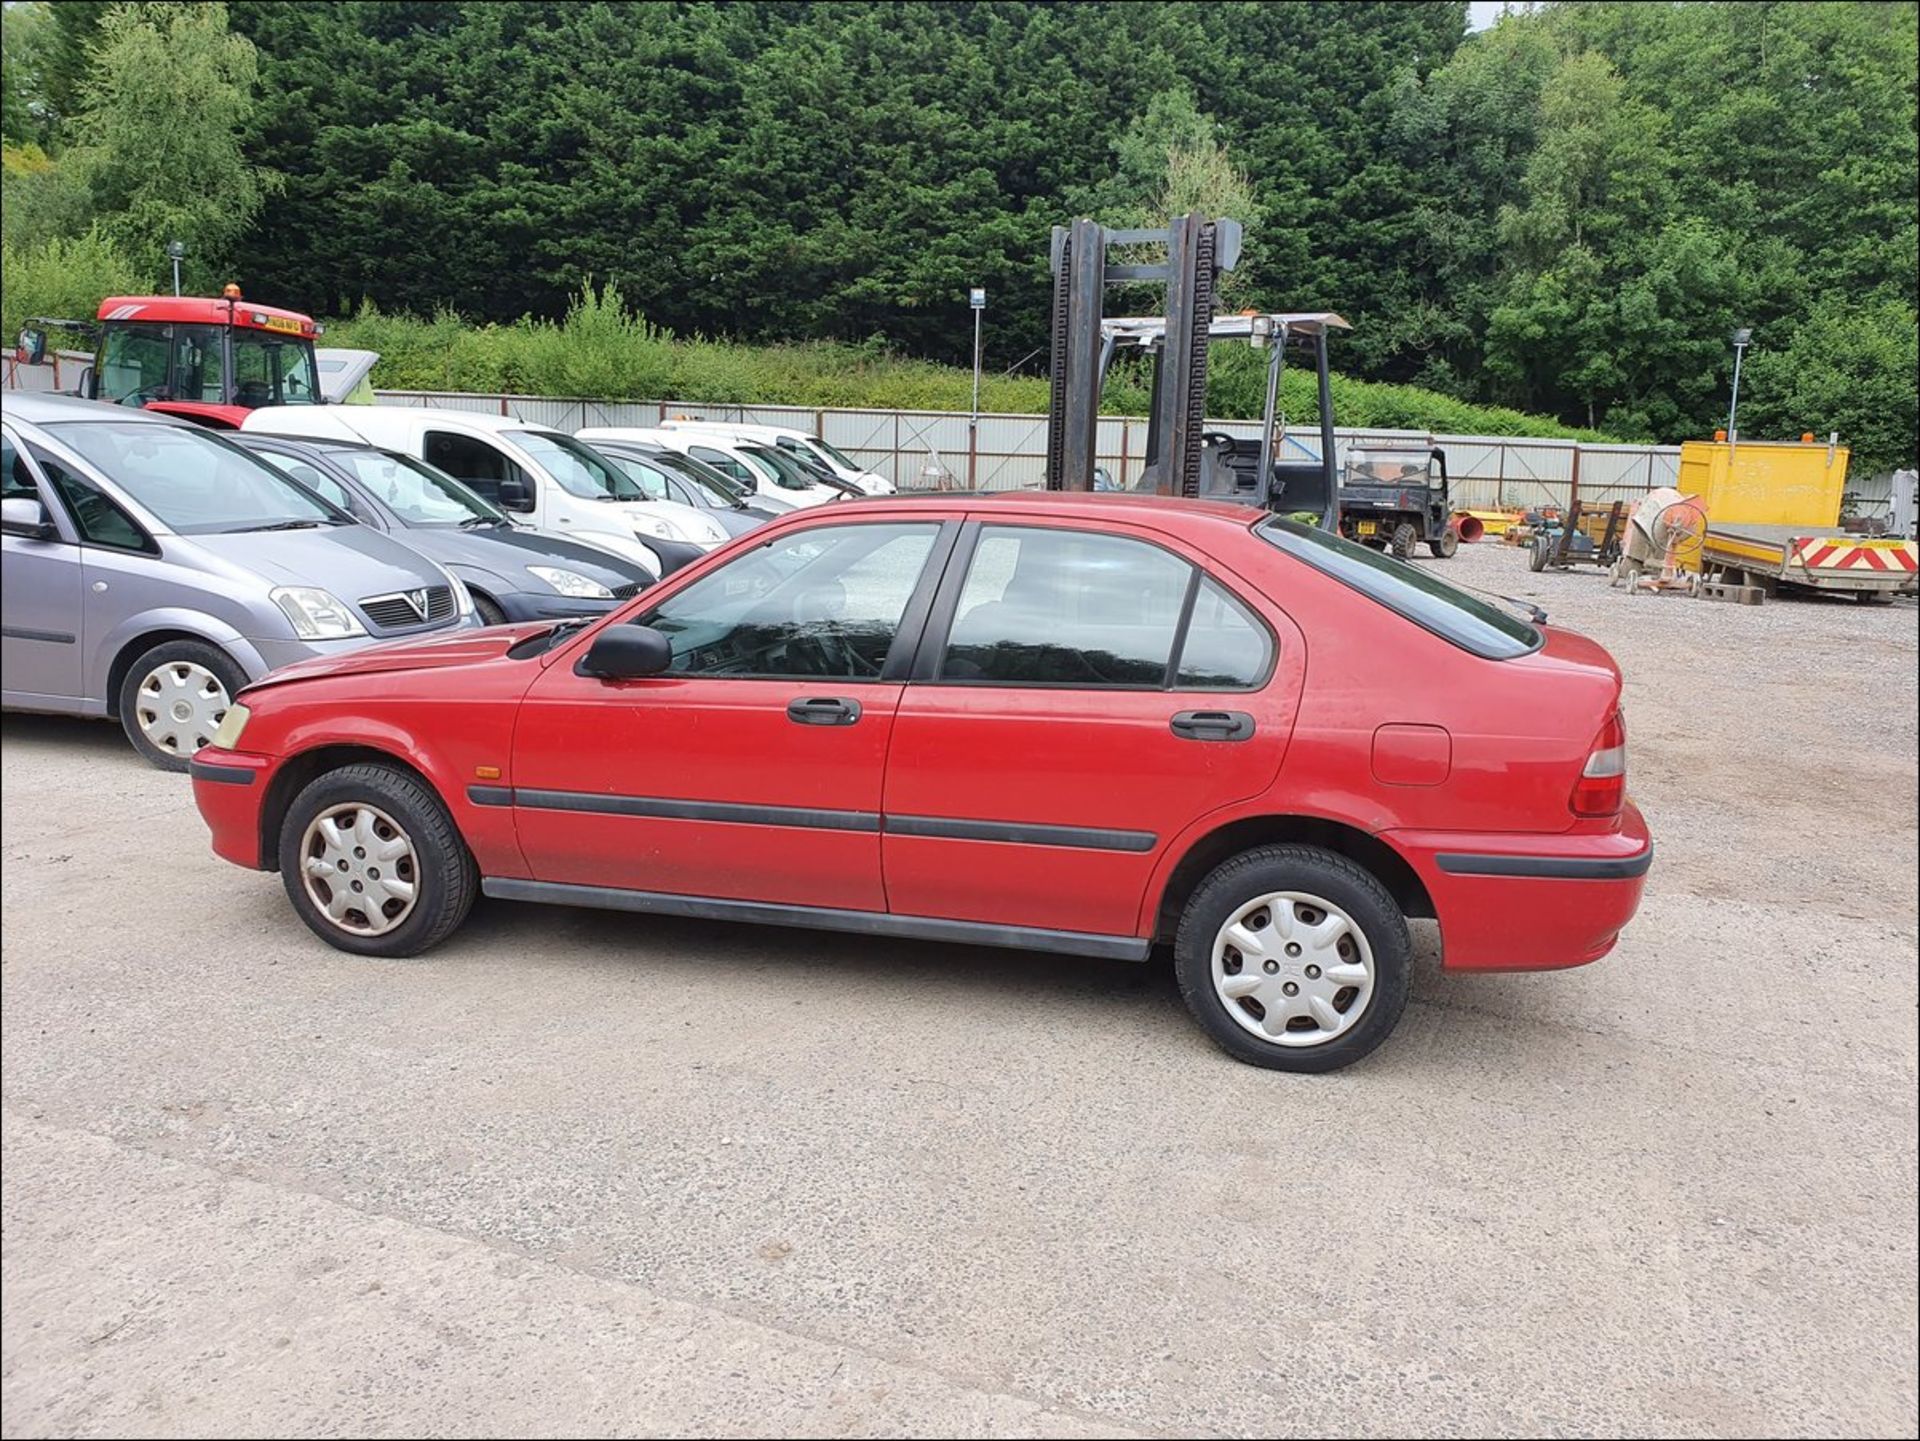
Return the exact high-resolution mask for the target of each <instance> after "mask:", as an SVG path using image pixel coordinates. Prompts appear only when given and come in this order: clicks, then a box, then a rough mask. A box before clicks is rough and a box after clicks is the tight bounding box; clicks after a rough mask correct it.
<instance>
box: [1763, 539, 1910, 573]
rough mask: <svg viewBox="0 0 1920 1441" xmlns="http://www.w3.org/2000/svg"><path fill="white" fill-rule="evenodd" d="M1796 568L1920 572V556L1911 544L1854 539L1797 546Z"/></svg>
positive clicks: (1795, 555)
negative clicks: (1800, 566)
mask: <svg viewBox="0 0 1920 1441" xmlns="http://www.w3.org/2000/svg"><path fill="white" fill-rule="evenodd" d="M1792 563H1793V564H1795V565H1802V566H1805V567H1806V568H1807V569H1808V570H1880V571H1893V572H1896V573H1898V572H1900V571H1905V572H1906V573H1907V574H1909V575H1912V574H1914V573H1916V572H1920V552H1917V550H1916V547H1915V545H1914V543H1913V542H1912V541H1910V540H1856V539H1854V538H1853V537H1852V536H1850V535H1843V536H1831V537H1826V538H1823V539H1819V540H1796V541H1795V542H1793V561H1792Z"/></svg>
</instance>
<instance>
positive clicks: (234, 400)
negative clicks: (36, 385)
mask: <svg viewBox="0 0 1920 1441" xmlns="http://www.w3.org/2000/svg"><path fill="white" fill-rule="evenodd" d="M97 324H98V327H99V342H98V346H97V348H96V349H95V351H94V362H93V370H92V373H91V374H90V375H88V376H87V377H86V379H85V380H84V381H82V383H81V393H82V394H84V395H87V396H90V397H91V398H93V399H95V400H103V401H107V402H109V403H111V404H115V405H130V406H136V407H139V408H141V409H144V410H155V411H159V412H161V413H162V414H166V415H178V416H180V417H182V418H183V419H186V420H192V421H195V422H197V423H199V424H201V425H206V426H210V427H212V428H214V429H216V430H237V429H239V428H240V422H241V421H243V420H245V419H246V418H247V414H248V412H250V411H253V410H257V409H259V408H260V407H261V406H267V405H321V404H324V403H325V397H324V394H323V392H322V389H321V384H320V371H319V367H318V365H317V363H316V361H315V357H314V350H313V342H314V337H315V336H317V335H319V334H320V327H319V326H318V325H316V324H314V322H313V319H312V317H310V316H306V315H301V314H299V313H298V312H297V311H292V310H277V309H275V308H274V307H272V306H270V305H254V304H252V303H251V302H249V301H246V300H243V299H242V298H241V296H240V290H239V287H238V286H232V285H230V286H228V287H227V294H226V295H225V296H223V297H222V298H220V299H218V300H213V299H207V298H203V297H199V296H154V295H149V296H112V297H109V298H108V299H106V300H103V301H101V302H100V313H99V317H98V321H97Z"/></svg>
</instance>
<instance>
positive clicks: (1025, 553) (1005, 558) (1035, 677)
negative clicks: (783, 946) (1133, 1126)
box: [883, 524, 1304, 935]
mask: <svg viewBox="0 0 1920 1441" xmlns="http://www.w3.org/2000/svg"><path fill="white" fill-rule="evenodd" d="M1196 559H1197V558H1189V557H1186V556H1182V555H1179V554H1176V553H1175V552H1174V551H1172V550H1170V549H1167V548H1166V547H1165V546H1164V545H1162V544H1160V543H1159V542H1158V541H1157V540H1155V539H1151V538H1149V537H1147V536H1145V535H1142V534H1128V533H1125V532H1124V531H1121V530H1119V529H1117V528H1116V529H1102V530H1098V531H1095V530H1091V529H1080V528H1073V527H1067V526H1042V525H1038V524H1023V525H998V524H982V525H979V526H977V527H976V526H971V525H970V526H968V527H967V529H966V531H965V532H964V533H963V535H962V538H961V540H960V543H959V545H958V546H957V547H956V550H955V553H954V557H953V560H952V562H951V563H950V564H949V566H948V567H947V569H948V575H947V579H946V583H945V584H944V585H943V586H942V589H941V594H940V597H939V599H937V600H936V602H935V606H934V620H933V621H932V622H931V623H930V625H929V627H928V634H927V636H926V638H925V640H924V641H923V642H922V645H921V650H920V654H919V656H918V658H917V660H916V663H915V669H914V676H915V680H914V683H913V684H912V685H910V686H909V687H908V688H907V693H906V696H905V698H904V699H903V700H902V701H901V704H900V709H899V713H898V716H897V717H896V719H895V721H894V733H893V746H892V751H891V753H890V755H889V758H888V768H887V790H886V815H887V821H886V833H885V839H884V842H883V852H884V854H883V859H884V863H885V871H886V883H887V900H888V904H889V907H890V908H891V909H892V910H894V911H895V912H898V913H902V914H907V915H922V916H939V917H945V918H949V919H956V920H968V921H981V922H989V923H993V924H999V925H1010V926H1026V927H1037V928H1040V929H1044V930H1064V931H1080V932H1089V933H1093V934H1100V935H1128V934H1131V933H1132V932H1133V931H1134V929H1135V925H1136V921H1137V917H1138V915H1139V910H1140V905H1141V901H1142V898H1143V895H1144V893H1145V887H1146V884H1147V881H1148V878H1149V876H1150V875H1151V873H1152V871H1153V868H1154V864H1155V862H1156V861H1157V860H1158V858H1159V856H1160V854H1161V852H1162V851H1163V850H1164V848H1165V847H1166V846H1167V845H1168V844H1169V843H1171V842H1172V841H1173V840H1174V838H1175V837H1176V836H1178V835H1179V834H1180V832H1182V831H1183V830H1185V829H1186V828H1187V826H1188V825H1189V824H1190V823H1191V822H1193V821H1194V820H1196V819H1197V818H1199V817H1201V816H1203V815H1205V814H1206V813H1208V812H1209V811H1212V810H1215V809H1217V808H1218V807H1220V806H1223V805H1226V804H1228V803H1230V802H1232V801H1236V800H1241V799H1244V798H1245V797H1248V796H1251V795H1255V794H1258V793H1259V792H1260V791H1262V790H1264V789H1265V788H1266V787H1267V786H1268V785H1269V784H1271V783H1272V781H1273V779H1274V777H1275V775H1276V774H1277V773H1278V771H1279V766H1280V761H1281V758H1282V756H1283V754H1284V752H1285V750H1286V744H1287V737H1288V734H1289V732H1290V730H1291V728H1292V722H1293V712H1294V708H1295V704H1296V701H1297V697H1298V693H1299V677H1300V674H1301V670H1302V665H1303V660H1304V657H1303V656H1302V655H1301V653H1300V649H1301V648H1300V646H1299V645H1298V643H1297V632H1291V630H1290V628H1289V630H1288V634H1289V640H1288V643H1287V644H1285V645H1283V644H1282V643H1281V640H1280V636H1279V635H1278V634H1277V633H1276V625H1275V624H1274V623H1270V621H1269V620H1267V619H1263V618H1262V617H1261V615H1260V614H1259V613H1257V611H1256V610H1255V609H1254V608H1253V607H1252V606H1250V605H1249V604H1248V603H1247V602H1246V601H1245V600H1244V599H1243V598H1240V597H1238V596H1236V595H1235V593H1234V591H1233V589H1232V588H1231V587H1230V586H1229V585H1227V584H1223V582H1222V580H1221V579H1220V578H1218V577H1216V576H1213V575H1209V574H1208V573H1206V572H1205V571H1204V570H1203V569H1201V568H1200V566H1199V565H1197V564H1195V560H1196ZM946 615H950V616H951V621H950V622H944V623H943V619H942V618H943V617H944V616H946ZM1279 620H1280V618H1279V617H1277V616H1276V617H1273V621H1276V622H1277V621H1279Z"/></svg>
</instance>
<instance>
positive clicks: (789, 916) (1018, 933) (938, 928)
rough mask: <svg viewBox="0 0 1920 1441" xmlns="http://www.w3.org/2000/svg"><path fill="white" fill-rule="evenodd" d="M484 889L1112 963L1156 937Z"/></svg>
mask: <svg viewBox="0 0 1920 1441" xmlns="http://www.w3.org/2000/svg"><path fill="white" fill-rule="evenodd" d="M480 889H481V891H482V892H483V893H484V894H486V895H489V896H497V897H499V898H501V899H502V900H509V901H547V902H551V903H555V904H558V905H565V906H597V907H599V908H601V909H603V910H611V911H645V912H649V913H652V914H654V915H665V916H697V917H699V918H700V919H703V920H722V921H752V922H756V923H758V924H760V925H769V926H805V927H807V928H808V929H810V930H826V931H852V932H855V933H857V934H862V935H870V936H909V937H912V938H913V939H916V940H925V941H958V942H961V943H962V944H968V945H976V946H1013V947H1017V948H1019V949H1022V950H1035V951H1053V952H1056V953H1057V954H1060V955H1066V956H1097V957H1100V958H1101V959H1104V960H1110V961H1144V960H1145V959H1146V958H1147V955H1148V953H1149V950H1150V947H1151V944H1152V943H1151V942H1149V941H1144V940H1141V939H1140V938H1139V937H1138V936H1105V935H1097V934H1093V933H1090V932H1086V931H1048V930H1040V929H1038V928H1035V927H1032V926H995V925H987V924H985V923H983V922H979V921H949V920H943V919H941V918H938V917H935V916H896V915H889V914H887V913H886V912H884V911H842V910H832V909H829V908H827V907H825V906H788V905H771V904H766V903H762V902H759V901H730V900H717V899H714V898H712V897H709V896H678V895H668V894H665V893H663V892H660V891H628V890H620V889H618V888H616V887H613V886H578V885H568V884H564V883H561V882H558V881H523V880H515V879H511V878H503V877H495V876H487V877H484V878H482V880H481V882H480Z"/></svg>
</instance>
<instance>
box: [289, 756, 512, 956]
mask: <svg viewBox="0 0 1920 1441" xmlns="http://www.w3.org/2000/svg"><path fill="white" fill-rule="evenodd" d="M279 857H280V879H281V882H282V884H283V885H285V887H286V891H287V899H288V900H290V901H292V902H293V908H294V910H295V911H297V912H298V913H299V915H300V919H301V920H303V921H305V922H306V923H307V928H308V929H309V930H311V931H312V932H313V933H314V934H315V935H317V936H319V937H320V939H321V940H323V941H325V942H327V943H328V944H329V945H332V946H337V947H339V948H340V949H341V950H343V951H352V952H354V953H355V954H357V955H363V956H412V955H418V954H419V953H420V952H421V951H424V950H426V949H428V948H429V947H430V946H435V945H438V944H439V943H440V942H441V941H443V940H445V939H446V938H447V936H449V935H451V934H452V933H453V931H454V929H455V928H456V927H457V926H458V925H459V924H460V922H461V921H463V920H465V919H466V915H467V912H468V911H469V910H471V909H472V908H473V900H474V895H475V893H476V892H477V890H478V888H479V877H478V873H477V871H476V870H475V867H474V864H473V857H472V856H471V855H470V854H469V853H468V851H467V847H466V843H465V842H464V841H463V840H461V838H460V833H459V832H458V831H457V830H456V829H455V828H454V824H453V818H452V817H451V816H449V815H448V814H447V808H446V807H445V806H444V805H442V804H441V803H440V798H439V797H438V796H437V795H435V794H434V793H433V791H432V789H431V788H430V787H428V786H427V785H426V784H425V783H423V782H422V781H421V780H420V779H419V778H418V777H416V776H413V775H410V774H408V773H407V772H405V771H402V770H399V769H397V768H396V767H393V766H385V765H378V764H368V765H351V766H343V767H341V768H340V769H339V770H336V771H329V772H328V773H327V774H325V775H323V776H321V777H320V778H319V779H317V780H315V781H312V782H311V783H309V784H308V785H307V787H306V788H305V789H304V790H302V791H301V792H300V794H299V795H297V796H295V797H294V801H293V804H292V805H291V806H289V807H288V808H287V814H286V817H285V819H284V820H283V821H282V822H281V826H280V850H279Z"/></svg>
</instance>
